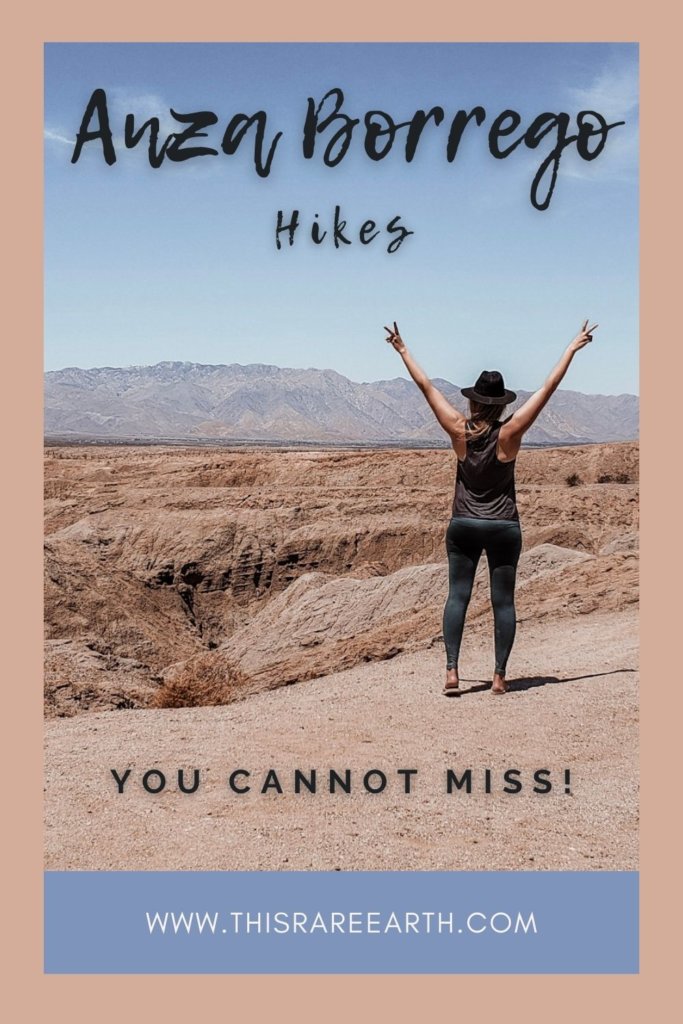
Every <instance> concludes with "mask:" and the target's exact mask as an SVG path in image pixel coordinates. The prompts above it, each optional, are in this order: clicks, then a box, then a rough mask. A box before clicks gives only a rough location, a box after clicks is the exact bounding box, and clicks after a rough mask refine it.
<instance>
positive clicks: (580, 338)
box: [569, 320, 598, 352]
mask: <svg viewBox="0 0 683 1024" xmlns="http://www.w3.org/2000/svg"><path fill="white" fill-rule="evenodd" d="M597 326H598V325H597V324H593V326H592V327H589V326H588V321H587V320H585V321H584V324H583V327H582V328H581V330H580V331H579V333H578V334H577V335H576V337H575V338H574V340H573V341H572V342H571V343H570V345H569V348H570V349H571V351H572V352H578V351H579V349H580V348H583V347H584V345H587V344H588V343H589V342H590V341H592V340H593V331H594V330H595V328H596V327H597Z"/></svg>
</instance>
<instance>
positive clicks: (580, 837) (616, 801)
mask: <svg viewBox="0 0 683 1024" xmlns="http://www.w3.org/2000/svg"><path fill="white" fill-rule="evenodd" d="M637 630H638V618H637V611H636V609H635V607H634V606H630V607H627V608H624V609H622V610H615V611H610V612H601V611H593V612H590V613H588V614H585V615H581V616H577V617H571V618H564V619H559V620H558V619H555V620H554V621H552V620H550V619H545V620H540V621H537V622H534V621H533V620H529V621H526V622H523V623H522V624H520V627H519V630H518V636H517V641H516V645H515V649H514V651H513V657H512V660H511V663H510V671H511V676H510V678H511V681H512V686H513V692H511V693H509V694H507V695H506V696H504V697H493V696H492V695H491V694H490V693H489V692H488V691H487V690H486V689H485V688H484V682H485V680H486V679H487V678H488V669H489V667H490V660H491V651H490V646H491V640H490V637H489V636H488V634H482V633H474V634H469V636H468V635H467V634H466V638H465V640H466V642H465V647H464V651H463V661H462V666H461V668H462V675H463V679H464V680H465V681H466V682H467V684H469V685H471V686H472V687H473V689H472V690H471V692H469V693H466V694H465V695H464V696H463V697H461V698H455V699H448V698H445V697H442V696H441V695H440V689H441V683H442V676H443V649H442V648H441V647H437V646H435V647H434V648H431V649H429V648H428V649H425V650H420V651H416V652H414V653H406V654H401V655H399V656H398V657H395V658H393V659H391V660H388V661H381V662H374V663H370V664H366V665H356V666H355V667H353V668H351V669H348V670H347V671H344V672H338V673H335V674H332V675H327V676H325V677H324V678H318V679H313V680H310V681H308V682H303V683H299V684H297V685H296V686H289V687H284V688H282V689H279V690H273V691H269V692H263V693H259V694H255V695H253V696H251V697H248V698H247V699H246V700H244V701H241V702H239V703H236V704H232V705H230V706H225V707H207V708H185V709H178V710H126V711H109V712H104V713H96V714H88V715H79V716H77V717H75V718H71V719H68V720H65V719H62V720H52V721H47V722H46V819H47V826H46V866H47V868H49V869H80V870H87V869H118V870H121V869H166V870H173V869H290V870H292V869H320V870H321V869H334V868H339V869H342V870H351V869H362V868H365V869H384V868H393V869H403V868H406V869H407V868H414V869H421V870H427V869H435V870H444V869H458V868H463V869H479V870H486V869H491V870H497V869H509V868H512V869H529V870H534V869H541V870H567V869H568V870H582V869H583V870H586V869H605V870H627V869H634V868H636V867H637V772H638V752H637V709H638V701H637V679H638V676H637V648H638V635H637ZM515 680H516V682H515ZM195 767H196V768H199V769H201V782H200V788H199V790H198V791H197V792H196V793H194V794H191V795H186V794H182V793H178V792H177V790H176V788H175V775H176V772H177V770H178V768H185V769H192V768H195ZM110 768H117V769H119V770H124V769H126V768H132V774H131V777H130V780H129V782H128V783H127V787H126V792H125V793H124V795H122V796H119V795H117V792H116V785H115V783H114V780H113V778H112V777H111V775H110V772H109V769H110ZM151 768H158V769H161V770H163V771H164V773H165V774H166V776H167V778H168V780H169V785H168V786H167V788H166V790H165V791H164V792H163V793H162V794H160V795H156V796H153V795H150V794H148V793H146V792H145V791H144V790H143V788H142V786H141V783H140V779H141V775H142V773H143V772H144V771H145V770H147V769H151ZM237 768H245V769H248V770H250V771H251V772H252V776H251V781H252V783H253V790H252V792H250V793H249V794H246V795H242V796H238V795H236V794H235V793H232V792H231V791H230V790H229V788H228V786H227V776H228V774H229V773H230V772H231V771H233V770H234V769H237ZM270 768H274V769H275V770H276V771H277V773H278V777H279V780H280V782H281V783H282V785H283V788H284V790H285V792H284V793H283V794H282V795H279V794H277V793H275V792H274V791H273V790H271V791H269V792H268V793H266V794H261V793H260V792H258V788H260V785H261V784H262V782H263V780H264V778H265V774H266V772H267V770H268V769H270ZM295 768H300V769H302V770H303V771H306V772H307V773H308V772H309V770H310V769H312V768H317V769H318V780H319V791H318V793H316V794H315V795H312V794H310V793H307V792H305V791H304V792H303V793H301V794H299V795H297V794H295V793H294V792H293V786H292V775H293V770H294V769H295ZM330 768H335V769H337V770H338V771H340V772H341V771H343V769H346V768H350V769H352V779H353V782H354V788H353V791H352V793H351V794H350V795H347V794H343V793H337V794H330V793H329V791H328V790H327V787H326V777H327V773H328V771H329V769H330ZM398 768H416V769H418V775H417V776H415V777H414V779H413V792H412V793H411V794H410V795H407V794H405V793H404V792H403V782H402V778H401V777H399V776H398V775H397V774H396V770H397V769H398ZM447 768H451V769H453V770H454V771H455V772H456V773H457V774H458V775H461V774H462V772H463V771H464V770H465V769H467V768H471V769H472V774H473V792H472V793H471V794H470V795H467V794H466V793H465V792H454V793H453V794H451V795H447V794H446V792H445V776H446V769H447ZM486 768H490V769H491V770H492V783H493V791H492V792H491V793H490V794H487V793H486V792H485V791H484V769H486ZM508 768H517V769H519V770H520V771H521V776H520V777H521V780H522V783H523V789H522V792H521V793H519V794H509V793H504V792H503V791H502V786H503V781H502V772H503V771H504V770H505V769H508ZM566 768H568V769H570V771H571V795H567V794H565V791H564V789H565V786H564V774H563V773H564V770H565V769H566ZM370 769H380V770H382V771H384V772H385V773H386V775H387V777H388V783H387V787H386V789H385V791H384V792H382V793H378V794H374V795H373V794H369V793H367V792H365V791H363V789H362V777H363V774H364V773H365V772H366V771H368V770H370ZM536 769H549V770H550V772H551V779H552V781H553V783H554V785H553V789H552V792H551V793H549V794H545V795H541V794H536V793H534V792H532V787H533V784H534V783H533V779H532V775H533V772H534V771H535V770H536ZM189 777H190V773H188V774H187V778H188V779H189ZM171 783H173V785H171Z"/></svg>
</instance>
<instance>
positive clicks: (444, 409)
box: [384, 320, 465, 439]
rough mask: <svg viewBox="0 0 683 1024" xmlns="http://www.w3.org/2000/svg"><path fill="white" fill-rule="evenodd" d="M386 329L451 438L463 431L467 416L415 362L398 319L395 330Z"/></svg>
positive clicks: (390, 342)
mask: <svg viewBox="0 0 683 1024" xmlns="http://www.w3.org/2000/svg"><path fill="white" fill-rule="evenodd" d="M384 330H385V331H388V332H389V337H388V338H387V339H386V340H387V341H388V342H389V344H390V345H393V346H394V348H395V349H396V351H397V352H398V353H399V355H400V356H401V358H402V359H403V362H404V363H405V365H406V369H407V370H408V373H409V374H410V376H411V377H412V378H413V380H414V381H415V383H416V384H417V386H418V387H419V389H420V391H421V392H422V394H423V395H424V396H425V398H426V399H427V402H428V403H429V407H430V408H431V410H432V412H433V413H434V415H435V416H436V418H437V420H438V421H439V424H440V426H441V427H442V428H443V429H444V430H445V431H446V433H447V434H448V435H449V437H451V439H452V438H453V435H454V434H455V433H461V432H462V430H463V428H464V424H465V417H464V416H463V414H462V413H461V412H459V411H458V410H457V409H456V408H455V406H453V405H451V403H450V402H449V401H448V399H447V398H446V396H445V395H443V394H442V393H441V392H440V391H439V389H438V388H437V387H435V386H434V384H432V382H431V380H430V379H429V377H428V376H427V374H426V373H425V372H424V370H423V369H422V368H421V367H420V366H418V364H417V363H416V362H415V360H414V359H413V357H412V356H411V354H410V352H409V351H408V347H407V345H406V343H405V341H404V340H403V338H402V337H401V335H400V334H399V330H398V326H397V324H396V321H395V320H394V329H393V330H392V329H391V327H386V326H385V328H384Z"/></svg>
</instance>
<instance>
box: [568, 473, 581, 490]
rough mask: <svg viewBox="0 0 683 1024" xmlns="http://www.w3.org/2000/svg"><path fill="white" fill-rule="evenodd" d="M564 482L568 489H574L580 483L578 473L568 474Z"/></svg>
mask: <svg viewBox="0 0 683 1024" xmlns="http://www.w3.org/2000/svg"><path fill="white" fill-rule="evenodd" d="M565 482H566V484H567V486H568V487H576V486H577V485H578V484H580V483H581V477H580V476H579V474H578V473H570V474H569V476H568V477H566V478H565Z"/></svg>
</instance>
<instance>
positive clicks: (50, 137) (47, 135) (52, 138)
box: [43, 128, 76, 146]
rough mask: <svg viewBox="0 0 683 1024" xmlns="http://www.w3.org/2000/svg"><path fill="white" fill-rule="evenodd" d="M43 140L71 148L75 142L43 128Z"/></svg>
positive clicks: (50, 129)
mask: <svg viewBox="0 0 683 1024" xmlns="http://www.w3.org/2000/svg"><path fill="white" fill-rule="evenodd" d="M43 138H44V139H46V140H47V141H48V142H59V143H60V144H61V145H63V146H73V145H74V144H75V141H76V140H75V139H68V138H67V137H66V135H63V134H62V133H61V132H56V131H53V130H52V128H45V130H44V131H43Z"/></svg>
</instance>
